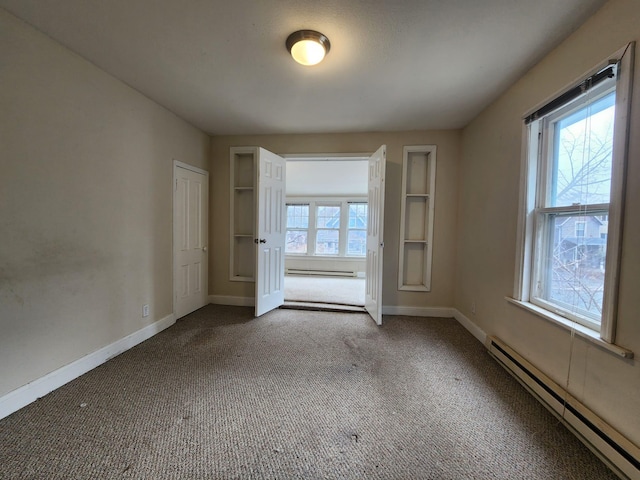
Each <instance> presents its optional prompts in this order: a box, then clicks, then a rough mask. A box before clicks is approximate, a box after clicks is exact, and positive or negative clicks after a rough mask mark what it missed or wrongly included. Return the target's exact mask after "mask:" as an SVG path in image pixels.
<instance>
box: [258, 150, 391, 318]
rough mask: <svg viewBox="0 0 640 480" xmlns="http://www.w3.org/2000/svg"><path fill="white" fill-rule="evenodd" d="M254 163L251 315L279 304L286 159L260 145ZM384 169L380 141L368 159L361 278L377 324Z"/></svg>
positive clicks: (282, 271) (284, 214)
mask: <svg viewBox="0 0 640 480" xmlns="http://www.w3.org/2000/svg"><path fill="white" fill-rule="evenodd" d="M256 165H257V168H258V172H257V175H256V178H257V179H258V180H257V196H256V198H257V205H256V212H257V214H256V227H255V231H256V238H255V240H254V241H255V242H256V248H257V253H256V265H255V279H256V290H255V315H256V316H260V315H262V314H264V313H266V312H268V311H270V310H273V309H274V308H277V307H279V306H280V305H282V304H283V303H284V251H285V236H286V210H285V208H286V205H285V199H286V168H285V165H286V162H285V160H284V159H283V158H282V157H279V156H278V155H276V154H274V153H271V152H269V151H267V150H265V149H263V148H260V149H258V153H257V159H256ZM385 168H386V146H385V145H382V146H381V147H380V148H379V149H378V150H377V151H376V152H375V153H374V154H373V155H372V156H371V157H370V158H369V168H368V191H369V193H368V202H369V215H368V217H369V219H368V225H367V257H366V258H367V267H366V280H365V292H366V294H365V309H366V310H367V311H368V312H369V314H370V315H371V318H373V320H374V321H375V322H376V323H377V324H378V325H381V324H382V276H383V264H382V260H383V255H382V253H383V248H384V240H383V231H384V194H385V188H384V178H385Z"/></svg>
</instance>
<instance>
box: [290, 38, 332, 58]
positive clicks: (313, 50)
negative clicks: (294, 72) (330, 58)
mask: <svg viewBox="0 0 640 480" xmlns="http://www.w3.org/2000/svg"><path fill="white" fill-rule="evenodd" d="M329 48H330V43H329V39H328V38H327V37H325V36H324V35H323V34H322V33H320V32H316V31H314V30H299V31H297V32H294V33H292V34H291V35H289V38H287V50H289V53H291V56H292V57H293V59H294V60H295V61H296V62H298V63H299V64H301V65H307V66H309V65H316V64H318V63H320V62H321V61H322V59H323V58H324V57H325V55H326V54H327V53H328V52H329Z"/></svg>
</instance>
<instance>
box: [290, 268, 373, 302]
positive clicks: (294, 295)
mask: <svg viewBox="0 0 640 480" xmlns="http://www.w3.org/2000/svg"><path fill="white" fill-rule="evenodd" d="M284 299H285V301H288V302H315V303H331V304H337V305H356V306H364V278H337V277H313V276H308V277H304V276H300V275H286V276H285V277H284Z"/></svg>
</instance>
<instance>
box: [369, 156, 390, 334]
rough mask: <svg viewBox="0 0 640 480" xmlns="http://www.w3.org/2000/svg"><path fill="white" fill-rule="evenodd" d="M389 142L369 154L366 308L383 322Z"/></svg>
mask: <svg viewBox="0 0 640 480" xmlns="http://www.w3.org/2000/svg"><path fill="white" fill-rule="evenodd" d="M386 164H387V146H386V145H382V146H381V147H380V148H379V149H378V150H377V151H376V153H374V154H373V155H371V157H370V158H369V187H368V189H369V221H368V222H367V273H366V279H365V300H364V308H365V309H366V310H367V312H369V315H371V318H373V319H374V320H375V322H376V323H377V324H378V325H382V250H383V248H384V239H383V230H384V172H385V168H386Z"/></svg>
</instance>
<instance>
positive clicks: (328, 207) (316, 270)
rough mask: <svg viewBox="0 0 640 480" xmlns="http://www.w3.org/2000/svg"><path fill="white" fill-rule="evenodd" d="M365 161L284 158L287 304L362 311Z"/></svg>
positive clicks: (355, 157) (357, 157)
mask: <svg viewBox="0 0 640 480" xmlns="http://www.w3.org/2000/svg"><path fill="white" fill-rule="evenodd" d="M368 159H369V155H322V156H318V155H313V156H310V155H296V156H289V157H287V158H286V160H287V182H286V229H287V230H286V247H285V281H284V286H285V304H286V305H289V306H292V305H293V306H305V305H307V306H310V305H315V306H317V307H322V306H325V307H329V306H332V307H337V306H340V307H346V308H347V309H355V310H356V311H362V310H363V308H364V305H365V272H366V254H367V245H366V242H367V222H368V201H367V194H368V189H367V188H368Z"/></svg>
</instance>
